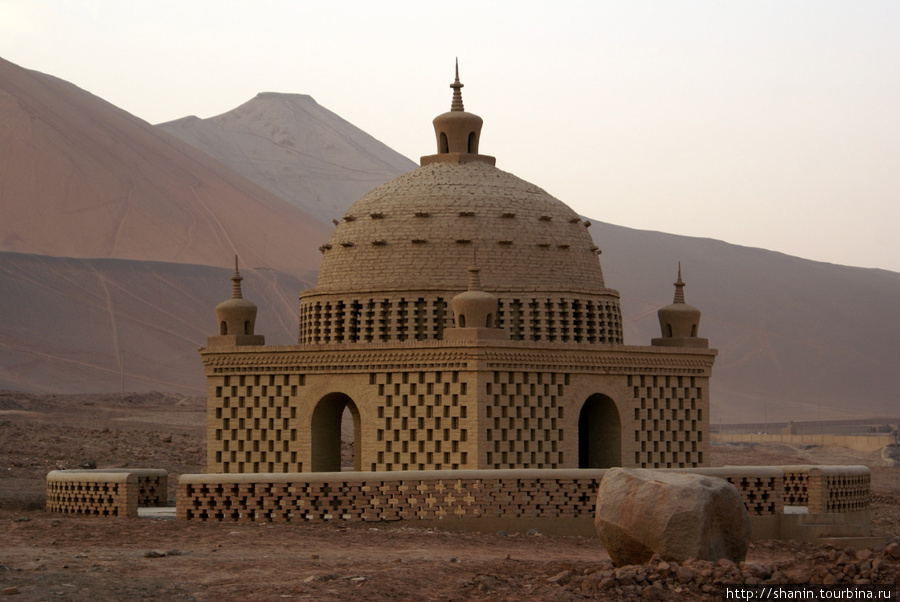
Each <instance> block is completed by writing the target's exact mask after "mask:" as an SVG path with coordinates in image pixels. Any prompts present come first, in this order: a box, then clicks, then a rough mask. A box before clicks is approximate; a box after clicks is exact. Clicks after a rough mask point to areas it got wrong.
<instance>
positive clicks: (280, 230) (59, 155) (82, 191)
mask: <svg viewBox="0 0 900 602" xmlns="http://www.w3.org/2000/svg"><path fill="white" fill-rule="evenodd" d="M0 212H2V216H3V219H2V220H0V250H2V251H14V252H20V253H35V254H42V255H52V256H64V257H116V258H122V259H137V260H151V261H167V262H178V263H191V264H205V265H221V266H227V265H229V264H230V262H231V261H232V260H233V257H234V255H235V254H236V253H237V254H239V255H240V256H241V259H242V264H243V265H248V266H256V267H267V268H272V269H276V270H279V271H283V272H287V273H292V274H294V275H295V276H300V275H301V274H303V273H304V272H306V271H307V270H309V269H311V268H314V267H315V266H316V265H317V264H318V259H319V258H318V253H317V252H316V249H317V248H318V246H319V245H320V244H322V241H323V240H324V239H325V238H327V236H328V231H329V230H328V228H327V227H326V226H325V225H324V224H323V223H322V222H320V221H318V220H316V219H314V218H312V217H311V216H309V215H307V214H305V213H303V212H301V211H300V210H298V209H296V208H295V207H293V206H291V205H290V204H288V203H287V202H285V201H284V200H282V199H281V198H279V197H276V196H275V195H273V194H271V193H269V192H267V191H265V190H263V189H262V188H261V187H259V186H258V185H256V184H254V183H252V182H250V181H249V180H246V179H245V178H243V177H241V176H239V175H237V174H235V173H234V172H232V171H231V170H229V169H227V168H225V167H224V166H222V165H221V164H220V163H218V162H217V161H215V160H214V159H212V158H210V157H209V156H208V155H206V154H205V153H202V152H199V151H197V150H196V149H194V148H193V147H191V146H189V145H187V144H185V143H183V142H181V141H180V140H178V139H177V138H175V137H174V136H171V135H169V134H167V133H166V132H164V131H162V130H160V129H158V128H154V127H153V126H151V125H150V124H148V123H146V122H144V121H142V120H140V119H138V118H136V117H134V116H132V115H130V114H128V113H126V112H125V111H122V110H121V109H118V108H116V107H114V106H113V105H111V104H109V103H107V102H106V101H104V100H102V99H100V98H97V97H96V96H93V95H91V94H89V93H87V92H85V91H84V90H81V89H79V88H77V87H75V86H73V85H71V84H69V83H67V82H64V81H62V80H59V79H56V78H54V77H51V76H48V75H44V74H41V73H37V72H34V71H28V70H26V69H22V68H21V67H18V66H16V65H14V64H12V63H9V62H7V61H4V60H2V59H0Z"/></svg>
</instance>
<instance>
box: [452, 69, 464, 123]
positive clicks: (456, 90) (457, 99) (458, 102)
mask: <svg viewBox="0 0 900 602" xmlns="http://www.w3.org/2000/svg"><path fill="white" fill-rule="evenodd" d="M450 87H451V88H453V101H452V102H451V103H450V110H451V111H465V109H464V108H463V101H462V91H461V90H462V88H463V85H462V84H461V83H460V81H459V58H457V59H456V79H455V80H454V81H453V83H452V84H450Z"/></svg>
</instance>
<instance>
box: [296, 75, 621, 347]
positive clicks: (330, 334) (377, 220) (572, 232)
mask: <svg viewBox="0 0 900 602" xmlns="http://www.w3.org/2000/svg"><path fill="white" fill-rule="evenodd" d="M451 87H453V88H454V100H453V105H452V108H451V111H450V112H449V113H445V114H443V115H440V116H438V117H437V118H436V119H435V121H434V126H435V133H436V137H437V143H438V154H437V155H430V156H427V157H423V158H422V167H420V168H419V169H416V170H414V171H412V172H410V173H407V174H405V175H402V176H400V177H398V178H396V179H394V180H392V181H390V182H388V183H387V184H384V185H382V186H379V187H378V188H375V189H374V190H372V191H371V192H369V193H368V194H366V195H365V196H364V197H363V198H362V199H360V200H359V201H357V202H356V203H355V204H354V205H353V206H352V207H351V208H350V209H349V210H348V211H347V213H346V214H345V215H344V216H343V218H342V219H341V220H340V222H338V224H337V226H336V228H335V230H334V233H333V234H332V236H331V239H330V240H329V241H328V243H327V244H325V245H323V246H322V253H323V260H322V267H321V269H320V271H319V277H318V282H317V285H316V288H315V289H313V290H310V291H306V292H304V293H303V294H301V311H300V342H301V343H307V344H308V343H343V342H370V341H389V340H406V339H420V340H422V339H440V338H443V337H442V334H443V329H444V328H446V327H451V326H453V316H452V310H451V309H450V306H449V301H450V299H452V297H453V296H454V295H456V294H458V293H460V292H462V291H464V290H466V286H467V281H468V272H467V268H468V266H469V265H471V264H472V263H473V261H474V260H475V258H476V256H477V263H478V265H479V266H480V267H481V283H482V285H483V287H484V290H485V291H488V292H491V293H493V294H494V295H496V296H497V297H498V298H499V300H500V309H499V311H498V315H497V326H499V327H501V328H504V329H505V330H507V331H508V333H509V335H510V338H512V339H513V340H548V341H560V342H576V343H621V342H622V335H621V331H622V327H621V315H620V312H619V304H618V293H617V292H616V291H613V290H610V289H607V288H606V287H605V284H604V282H603V273H602V270H601V268H600V261H599V258H598V254H597V247H596V246H594V243H593V241H592V239H591V236H590V234H589V233H588V231H587V225H588V224H587V223H586V222H585V221H583V220H582V219H581V218H580V217H579V216H578V214H577V213H575V212H574V211H573V210H572V209H571V208H569V207H568V206H567V205H565V204H564V203H563V202H561V201H559V200H558V199H556V198H554V197H552V196H551V195H549V194H548V193H547V192H545V191H544V190H542V189H541V188H539V187H537V186H535V185H533V184H530V183H528V182H526V181H524V180H522V179H520V178H518V177H516V176H514V175H512V174H509V173H506V172H504V171H501V170H499V169H497V168H496V167H494V159H493V157H488V156H485V155H479V154H478V142H479V138H480V135H481V132H480V128H481V119H480V118H477V116H474V115H472V114H470V113H466V112H465V111H463V108H462V99H461V96H460V93H459V89H460V88H461V87H462V84H460V83H459V80H458V78H457V81H456V82H454V84H453V85H452V86H451Z"/></svg>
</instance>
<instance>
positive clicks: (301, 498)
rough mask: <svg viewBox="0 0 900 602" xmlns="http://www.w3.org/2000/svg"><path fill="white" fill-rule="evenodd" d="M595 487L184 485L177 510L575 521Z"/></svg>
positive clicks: (522, 482) (572, 483)
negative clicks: (567, 519) (561, 519)
mask: <svg viewBox="0 0 900 602" xmlns="http://www.w3.org/2000/svg"><path fill="white" fill-rule="evenodd" d="M598 486H599V479H598V478H583V479H572V478H566V477H561V478H554V477H549V476H544V477H538V476H522V477H506V478H435V477H420V478H417V477H415V476H413V475H410V476H409V477H404V478H400V479H390V480H387V479H384V478H379V477H377V476H375V475H372V476H371V478H365V479H362V480H358V481H350V480H335V481H330V482H304V481H302V480H296V481H293V480H285V481H283V482H255V483H243V482H241V483H202V482H198V483H190V482H182V483H180V484H179V487H178V500H179V501H178V506H177V507H178V517H179V518H182V519H187V520H195V519H199V520H218V521H223V520H234V521H251V522H255V521H265V522H292V521H294V522H296V521H310V522H322V521H331V520H342V521H352V522H356V521H390V520H398V519H404V520H417V519H418V520H429V519H440V518H577V517H578V516H587V515H591V514H592V513H593V511H594V506H595V505H596V492H597V487H598Z"/></svg>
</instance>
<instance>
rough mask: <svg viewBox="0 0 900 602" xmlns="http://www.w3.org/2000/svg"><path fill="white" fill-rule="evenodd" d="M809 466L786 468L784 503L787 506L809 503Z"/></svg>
mask: <svg viewBox="0 0 900 602" xmlns="http://www.w3.org/2000/svg"><path fill="white" fill-rule="evenodd" d="M808 488H809V466H787V467H785V468H784V503H785V505H786V506H806V505H807V504H808V503H809V491H808Z"/></svg>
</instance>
